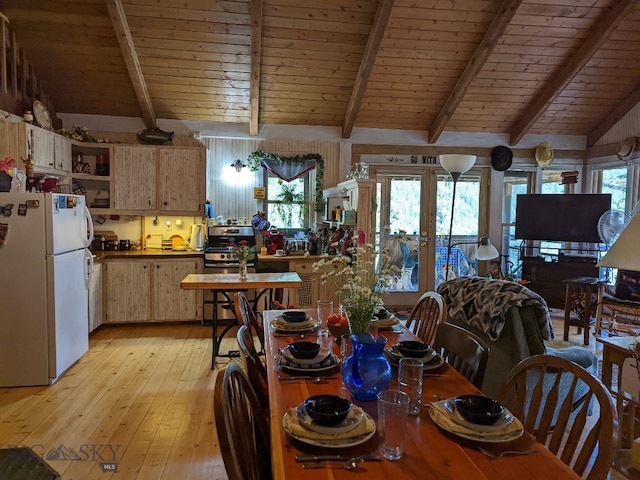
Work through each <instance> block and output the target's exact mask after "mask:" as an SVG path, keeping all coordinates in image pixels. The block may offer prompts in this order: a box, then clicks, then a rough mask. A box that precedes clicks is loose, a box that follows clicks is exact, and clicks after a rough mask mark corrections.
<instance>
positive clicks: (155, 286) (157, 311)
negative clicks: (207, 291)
mask: <svg viewBox="0 0 640 480" xmlns="http://www.w3.org/2000/svg"><path fill="white" fill-rule="evenodd" d="M201 271H202V260H198V259H189V260H179V259H168V260H157V261H155V262H154V263H153V265H152V267H151V272H152V277H153V278H152V282H151V285H152V290H153V312H154V313H153V320H154V321H156V322H166V321H180V320H186V321H192V320H202V290H182V289H181V288H180V282H181V281H182V279H183V278H184V277H186V276H187V275H189V274H190V273H198V272H201Z"/></svg>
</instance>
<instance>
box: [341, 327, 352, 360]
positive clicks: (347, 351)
mask: <svg viewBox="0 0 640 480" xmlns="http://www.w3.org/2000/svg"><path fill="white" fill-rule="evenodd" d="M352 350H353V348H352V346H351V334H349V333H346V334H344V335H340V360H342V364H344V361H345V360H346V359H347V357H348V356H349V355H351V353H353V352H352Z"/></svg>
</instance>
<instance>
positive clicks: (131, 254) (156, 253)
mask: <svg viewBox="0 0 640 480" xmlns="http://www.w3.org/2000/svg"><path fill="white" fill-rule="evenodd" d="M92 253H93V254H94V255H95V256H96V257H97V258H98V259H110V258H176V257H178V258H189V257H198V258H202V257H204V252H202V251H200V252H197V251H194V250H184V251H180V250H161V249H159V248H149V249H146V250H117V251H100V252H92ZM285 258H286V257H285Z"/></svg>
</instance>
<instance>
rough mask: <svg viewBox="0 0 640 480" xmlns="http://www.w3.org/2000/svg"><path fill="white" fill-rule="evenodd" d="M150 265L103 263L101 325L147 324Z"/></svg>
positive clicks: (141, 262) (129, 262)
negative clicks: (102, 314)
mask: <svg viewBox="0 0 640 480" xmlns="http://www.w3.org/2000/svg"><path fill="white" fill-rule="evenodd" d="M150 271H151V262H149V261H147V260H133V259H132V260H107V261H105V262H104V272H103V273H104V276H103V286H104V290H103V295H104V297H103V302H104V314H105V315H104V323H127V322H148V321H150V320H151V274H150Z"/></svg>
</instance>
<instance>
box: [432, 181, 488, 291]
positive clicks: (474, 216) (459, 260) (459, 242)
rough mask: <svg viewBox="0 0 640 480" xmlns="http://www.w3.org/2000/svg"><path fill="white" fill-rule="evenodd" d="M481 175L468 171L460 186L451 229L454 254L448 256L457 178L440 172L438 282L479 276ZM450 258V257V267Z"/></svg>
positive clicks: (437, 214) (437, 252) (436, 283)
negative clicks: (477, 274)
mask: <svg viewBox="0 0 640 480" xmlns="http://www.w3.org/2000/svg"><path fill="white" fill-rule="evenodd" d="M480 181H481V176H480V174H475V173H473V172H467V173H465V174H464V175H463V176H462V177H461V178H460V179H459V180H458V184H457V186H456V198H455V204H454V205H453V206H454V211H453V226H452V230H451V254H450V255H448V242H449V227H450V225H451V207H452V202H453V180H452V178H451V175H449V174H448V173H446V172H443V173H441V174H438V175H437V206H436V258H435V285H436V287H437V286H438V285H440V284H441V283H442V282H443V281H444V280H445V275H446V274H447V270H448V272H449V273H448V275H449V278H450V279H451V278H456V277H459V276H466V275H475V274H476V273H477V271H478V270H477V261H476V260H475V252H476V249H477V244H476V242H477V241H478V238H479V236H480V235H479V234H478V226H479V223H480ZM447 257H449V260H448V265H449V268H448V269H447Z"/></svg>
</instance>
